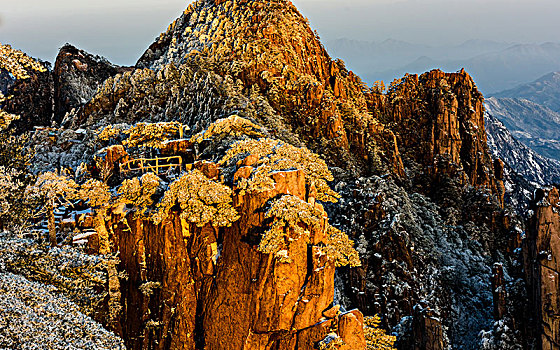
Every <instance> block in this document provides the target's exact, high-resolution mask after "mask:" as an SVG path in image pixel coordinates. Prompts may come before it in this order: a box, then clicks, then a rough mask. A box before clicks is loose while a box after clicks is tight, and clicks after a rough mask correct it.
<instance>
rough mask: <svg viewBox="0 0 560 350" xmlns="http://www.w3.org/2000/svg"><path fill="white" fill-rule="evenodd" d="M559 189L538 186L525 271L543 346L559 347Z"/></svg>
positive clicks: (537, 329) (546, 347) (538, 335)
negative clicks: (539, 187) (542, 188)
mask: <svg viewBox="0 0 560 350" xmlns="http://www.w3.org/2000/svg"><path fill="white" fill-rule="evenodd" d="M558 198H559V196H558V190H557V189H556V188H554V187H553V188H552V189H550V190H547V191H543V190H538V191H537V194H536V198H535V204H534V207H533V209H534V214H533V216H532V218H531V219H530V226H529V237H528V240H527V246H526V249H525V252H526V262H525V264H526V266H525V269H526V272H527V274H528V278H529V282H530V287H531V295H532V301H533V303H534V307H535V309H536V311H537V314H536V316H535V319H534V320H535V326H536V333H537V337H538V338H537V339H538V340H539V345H540V346H541V348H542V349H560V334H559V333H558V330H559V329H560V323H559V322H560V321H559V320H558V317H557V315H558V313H559V305H560V304H559V300H558V296H559V291H560V284H559V272H560V266H559V256H560V214H559V209H560V208H559V199H558Z"/></svg>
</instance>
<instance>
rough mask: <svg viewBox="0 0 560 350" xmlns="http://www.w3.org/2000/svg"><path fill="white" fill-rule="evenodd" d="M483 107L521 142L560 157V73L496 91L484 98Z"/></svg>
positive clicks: (548, 155) (543, 153) (539, 151)
mask: <svg viewBox="0 0 560 350" xmlns="http://www.w3.org/2000/svg"><path fill="white" fill-rule="evenodd" d="M486 110H487V111H488V113H489V114H491V115H492V116H494V117H496V118H497V119H499V120H500V121H501V122H502V123H504V125H505V126H506V127H507V128H508V129H509V130H510V131H511V133H512V135H514V136H515V137H516V138H517V139H518V140H519V141H521V142H522V143H523V144H525V145H526V146H528V147H530V148H532V149H533V150H535V151H536V152H537V153H539V154H541V155H542V156H545V157H549V158H553V159H557V160H560V112H559V111H560V73H549V74H546V75H545V76H543V77H541V78H539V79H537V80H536V81H534V82H532V83H529V84H525V85H520V86H518V87H515V88H513V89H510V90H507V91H503V92H499V93H496V94H494V95H493V96H491V97H489V98H487V99H486Z"/></svg>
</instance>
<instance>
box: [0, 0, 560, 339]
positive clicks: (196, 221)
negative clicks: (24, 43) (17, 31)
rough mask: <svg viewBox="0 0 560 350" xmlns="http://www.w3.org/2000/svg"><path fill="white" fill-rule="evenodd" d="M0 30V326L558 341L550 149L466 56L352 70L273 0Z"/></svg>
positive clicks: (286, 4)
mask: <svg viewBox="0 0 560 350" xmlns="http://www.w3.org/2000/svg"><path fill="white" fill-rule="evenodd" d="M2 50H3V51H2V52H1V53H0V73H1V74H0V92H1V94H0V103H1V106H2V110H1V112H0V113H1V114H0V116H1V117H2V122H1V123H0V126H2V127H3V131H2V135H3V136H2V137H0V188H2V191H0V192H5V193H14V194H16V193H18V194H19V195H18V196H19V197H17V198H14V196H6V195H1V194H0V201H1V203H2V206H1V208H0V224H1V227H2V228H3V229H4V230H5V231H6V232H5V233H3V234H1V235H0V275H1V276H3V280H5V282H6V283H4V286H3V289H5V290H6V291H7V292H6V295H5V296H0V304H2V305H8V304H10V303H11V304H13V305H14V306H12V307H11V309H10V311H9V312H6V311H2V314H1V315H0V322H2V323H5V324H10V322H12V321H10V320H15V319H17V318H21V319H18V324H23V325H25V327H27V328H26V330H25V332H23V331H22V332H18V331H17V330H15V329H14V327H11V328H10V327H8V328H6V327H4V328H2V327H0V347H2V348H22V347H23V348H25V347H26V346H27V345H29V341H30V339H34V340H33V341H36V339H43V338H42V334H44V333H48V332H50V331H52V329H54V331H53V332H55V333H53V334H58V335H59V336H58V337H56V336H55V337H52V336H51V337H49V338H44V339H48V345H45V346H46V347H48V348H53V349H63V348H65V347H64V346H65V345H64V344H63V342H61V337H66V336H67V335H65V334H68V332H69V330H68V328H71V329H76V331H77V332H80V333H79V334H80V336H79V337H76V338H80V337H81V338H86V339H88V340H87V342H86V341H83V342H80V340H79V339H74V337H72V340H71V342H72V344H82V345H76V346H77V347H78V348H80V346H82V347H83V348H88V349H89V348H91V349H98V348H124V347H126V348H128V349H142V350H145V349H208V350H210V349H215V350H227V349H232V350H238V349H246V350H249V349H262V350H273V349H275V350H280V349H283V350H304V349H323V350H325V349H345V350H366V349H367V350H372V349H403V350H408V349H415V350H416V349H417V350H443V349H480V350H497V349H506V350H507V349H560V335H559V333H558V321H557V317H556V315H557V313H558V312H557V308H558V307H557V304H558V303H557V299H558V288H559V287H558V276H557V275H558V266H556V265H557V264H556V256H558V255H559V254H560V247H558V246H557V245H556V243H558V241H559V239H560V223H559V218H558V190H557V189H556V188H555V187H551V186H550V185H552V184H553V182H555V181H557V178H558V176H559V175H558V171H557V169H556V167H557V166H556V164H557V162H556V161H553V160H549V159H546V158H544V157H542V156H539V155H537V154H536V153H534V152H533V151H531V150H529V149H528V148H527V147H525V146H524V145H522V144H521V143H519V142H518V141H517V140H516V139H515V138H514V136H512V134H510V133H509V131H508V130H507V129H506V127H505V126H504V125H503V124H501V123H500V122H499V121H497V120H495V119H494V117H493V116H492V115H490V114H487V113H486V111H485V102H484V97H483V95H482V94H481V93H480V91H479V90H478V88H477V87H476V84H475V83H474V80H473V78H472V77H471V76H470V75H469V74H468V73H467V72H465V71H464V70H461V71H459V72H455V73H445V72H443V71H440V70H432V71H430V72H427V73H424V74H421V75H406V76H404V77H403V78H401V79H397V80H395V81H393V82H392V83H391V84H390V85H389V86H388V87H387V89H385V86H384V84H383V83H380V82H376V83H375V84H374V85H373V86H372V87H369V86H368V85H367V84H365V83H364V82H363V81H362V80H361V79H360V77H358V76H357V75H356V74H354V73H353V72H352V71H350V70H348V69H347V68H346V66H345V64H344V62H343V61H341V60H338V59H336V60H333V59H332V58H331V57H330V56H329V54H328V52H327V51H326V49H325V48H324V47H323V45H322V43H321V41H320V39H319V37H318V34H317V33H316V32H314V31H313V30H312V29H311V27H310V26H309V21H308V20H307V19H306V18H305V17H303V16H302V15H301V14H300V13H299V12H298V10H297V9H296V7H295V6H294V5H293V4H292V3H291V2H290V1H286V0H273V1H260V0H254V1H247V0H227V1H225V0H199V1H196V2H194V3H192V4H191V5H189V7H188V8H187V9H186V10H185V11H184V13H183V14H181V16H180V17H179V18H178V19H177V20H175V21H174V22H173V23H172V24H171V25H170V26H169V28H168V29H167V31H165V32H164V33H162V34H161V35H160V36H159V37H158V38H157V39H156V41H155V42H154V43H153V44H151V45H150V46H149V48H148V49H147V50H146V51H145V53H144V54H143V55H142V56H141V57H140V59H139V60H138V62H137V64H136V65H135V66H133V67H120V66H116V65H114V64H111V63H110V62H108V61H107V60H106V59H104V58H102V57H99V56H94V55H92V54H89V53H87V52H85V51H83V50H80V49H78V48H75V47H73V46H72V45H70V44H67V45H65V46H63V47H62V48H61V49H60V52H59V54H58V56H57V58H56V62H55V64H54V68H52V69H51V66H50V65H49V64H46V63H44V62H43V63H41V62H36V61H33V60H32V59H31V58H29V57H28V56H27V55H25V54H24V53H22V52H19V51H17V50H15V49H13V48H11V47H10V46H8V45H6V46H4V45H3V46H2ZM14 57H15V58H14ZM16 58H17V59H16ZM2 60H4V61H2ZM27 60H31V61H27ZM26 62H27V63H26ZM28 62H34V63H33V64H30V63H28ZM16 73H17V74H16ZM547 96H548V95H547ZM487 124H488V125H487ZM487 126H488V127H487ZM547 186H549V187H547ZM541 188H542V189H541ZM38 209H40V210H38ZM10 247H12V248H10ZM17 281H22V282H21V283H20V282H18V283H19V284H18V283H16V282H17ZM43 289H44V290H45V292H41V290H43ZM18 293H25V295H26V296H29V297H28V298H27V297H24V296H19V297H18V296H17V295H18ZM14 295H15V296H14ZM57 295H59V296H60V300H62V301H56V299H57ZM10 300H15V302H14V303H12V302H10ZM34 300H37V305H35V304H33V303H34ZM52 300H55V301H56V302H54V301H52ZM44 303H48V308H47V309H48V310H52V311H49V312H45V311H44V310H45V309H44V308H43V306H41V305H44ZM18 305H20V306H18ZM33 305H35V306H33ZM33 307H36V308H39V310H40V311H37V310H35V311H34V312H32V311H33V310H31V311H30V309H32V308H33ZM19 308H25V312H23V311H22V310H18V309H19ZM66 309H67V310H68V311H67V312H68V313H71V314H72V315H78V316H79V317H80V319H82V318H83V319H84V320H85V321H84V322H83V324H82V322H78V323H80V324H73V323H64V325H59V324H60V322H61V319H65V317H66V316H64V312H65V310H66ZM74 321H75V320H74ZM33 324H37V325H38V326H37V327H32V326H31V325H33ZM49 327H50V328H49ZM3 329H4V330H3ZM5 330H8V331H5ZM7 332H9V334H8V333H7ZM24 333H25V334H24ZM68 339H70V338H68ZM72 346H73V345H72Z"/></svg>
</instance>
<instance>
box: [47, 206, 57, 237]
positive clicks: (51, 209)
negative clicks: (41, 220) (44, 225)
mask: <svg viewBox="0 0 560 350" xmlns="http://www.w3.org/2000/svg"><path fill="white" fill-rule="evenodd" d="M47 217H48V222H49V225H48V228H49V242H50V243H51V247H56V224H55V222H54V205H53V204H52V203H49V206H48V207H47Z"/></svg>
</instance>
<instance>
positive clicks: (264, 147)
mask: <svg viewBox="0 0 560 350" xmlns="http://www.w3.org/2000/svg"><path fill="white" fill-rule="evenodd" d="M243 155H246V156H248V155H254V156H256V157H257V158H258V161H257V162H256V164H254V165H253V167H255V171H253V173H252V174H251V177H250V178H249V179H248V180H245V179H243V181H242V182H241V183H239V184H238V187H240V188H242V189H245V190H247V191H256V192H262V191H267V190H270V189H272V188H273V187H274V182H273V181H272V179H271V178H270V174H271V173H273V172H274V171H281V170H290V169H300V170H303V171H304V173H305V180H306V182H307V184H308V185H313V186H315V187H316V189H317V199H318V200H320V201H324V202H336V201H337V199H338V198H339V197H340V195H339V194H338V193H336V192H335V191H333V190H332V189H331V188H330V187H329V185H328V183H327V182H328V181H332V180H333V175H332V173H331V172H330V170H329V168H328V166H327V164H326V163H325V161H324V160H323V159H321V157H319V155H317V154H315V153H313V152H311V151H310V150H308V149H307V148H300V147H295V146H292V145H290V144H287V143H284V142H282V141H279V140H273V139H267V138H262V139H259V140H252V139H249V140H243V141H239V142H236V143H235V144H233V146H232V147H231V148H230V149H229V150H228V151H227V153H226V155H225V156H224V157H223V158H222V159H221V160H220V164H221V165H228V164H229V163H230V162H231V161H232V160H234V159H236V157H237V156H243Z"/></svg>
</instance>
